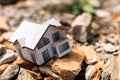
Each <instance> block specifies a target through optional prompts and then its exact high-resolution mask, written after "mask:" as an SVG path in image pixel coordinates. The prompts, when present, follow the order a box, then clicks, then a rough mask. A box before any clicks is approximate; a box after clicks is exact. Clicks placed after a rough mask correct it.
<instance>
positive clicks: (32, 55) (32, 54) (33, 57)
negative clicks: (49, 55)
mask: <svg viewBox="0 0 120 80" xmlns="http://www.w3.org/2000/svg"><path fill="white" fill-rule="evenodd" d="M30 55H31V58H32V61H33V63H35V64H37V61H36V57H35V54H34V53H31V54H30Z"/></svg>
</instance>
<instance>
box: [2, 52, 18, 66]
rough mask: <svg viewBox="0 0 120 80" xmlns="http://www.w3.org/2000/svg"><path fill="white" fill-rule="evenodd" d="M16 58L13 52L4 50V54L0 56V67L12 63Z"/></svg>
mask: <svg viewBox="0 0 120 80" xmlns="http://www.w3.org/2000/svg"><path fill="white" fill-rule="evenodd" d="M16 58H17V56H16V55H15V53H14V52H13V50H6V53H5V54H3V55H2V56H0V65H2V64H5V63H8V62H12V61H14V60H15V59H16Z"/></svg>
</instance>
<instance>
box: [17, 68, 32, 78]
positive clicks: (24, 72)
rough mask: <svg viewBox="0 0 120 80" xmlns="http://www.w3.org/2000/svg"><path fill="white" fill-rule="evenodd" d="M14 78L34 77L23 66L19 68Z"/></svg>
mask: <svg viewBox="0 0 120 80" xmlns="http://www.w3.org/2000/svg"><path fill="white" fill-rule="evenodd" d="M16 80H34V78H33V77H32V76H31V75H30V74H29V73H28V72H27V71H26V70H25V69H24V68H20V71H19V73H18V77H17V79H16Z"/></svg>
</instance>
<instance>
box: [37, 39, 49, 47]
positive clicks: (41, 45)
mask: <svg viewBox="0 0 120 80" xmlns="http://www.w3.org/2000/svg"><path fill="white" fill-rule="evenodd" d="M48 43H50V41H49V39H48V38H42V39H41V40H40V41H39V42H38V45H37V46H38V49H40V48H42V47H44V46H45V45H47V44H48Z"/></svg>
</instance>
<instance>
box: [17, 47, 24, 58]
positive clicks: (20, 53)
mask: <svg viewBox="0 0 120 80" xmlns="http://www.w3.org/2000/svg"><path fill="white" fill-rule="evenodd" d="M18 53H19V55H20V57H21V58H24V57H23V54H22V51H21V50H20V49H19V48H18Z"/></svg>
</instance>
